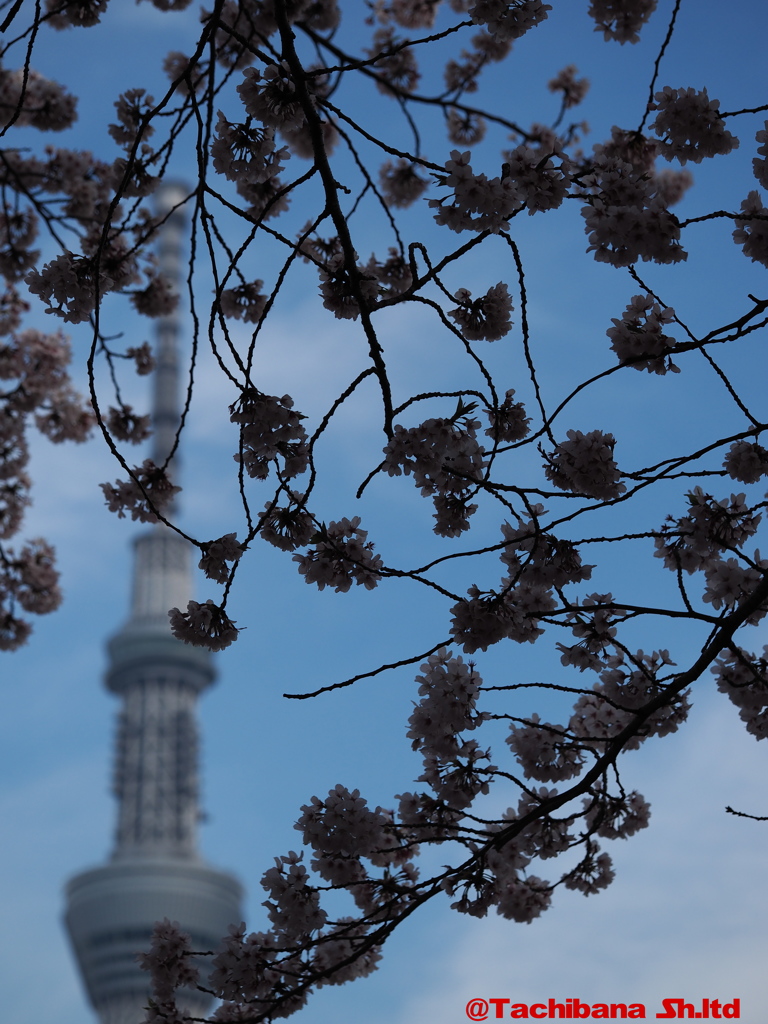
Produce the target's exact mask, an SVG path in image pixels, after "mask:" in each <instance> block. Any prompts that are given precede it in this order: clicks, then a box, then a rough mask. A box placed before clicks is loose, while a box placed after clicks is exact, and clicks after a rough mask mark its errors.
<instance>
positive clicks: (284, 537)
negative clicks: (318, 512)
mask: <svg viewBox="0 0 768 1024" xmlns="http://www.w3.org/2000/svg"><path fill="white" fill-rule="evenodd" d="M290 497H291V503H290V504H289V505H288V506H287V507H283V506H280V505H277V504H276V503H275V502H267V503H266V505H265V506H264V514H263V516H262V517H261V520H260V522H261V528H260V530H259V533H260V535H261V536H262V537H263V538H264V540H266V541H268V542H269V543H270V544H274V546H275V547H276V548H280V550H281V551H295V550H296V548H300V547H303V546H304V545H305V544H308V543H309V542H310V540H311V539H312V537H313V535H314V533H315V529H316V527H315V523H314V521H313V519H312V516H311V515H310V514H309V512H307V510H306V509H305V508H304V507H303V504H302V501H303V497H304V496H303V495H302V494H299V493H297V492H296V491H291V492H290Z"/></svg>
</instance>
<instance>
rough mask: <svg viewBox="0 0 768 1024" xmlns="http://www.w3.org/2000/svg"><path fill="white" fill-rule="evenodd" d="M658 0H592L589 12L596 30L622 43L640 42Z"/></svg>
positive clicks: (606, 37) (605, 36) (607, 37)
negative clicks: (641, 34)
mask: <svg viewBox="0 0 768 1024" xmlns="http://www.w3.org/2000/svg"><path fill="white" fill-rule="evenodd" d="M656 3H657V0H592V2H591V3H590V5H589V13H590V16H591V17H592V18H594V19H595V21H596V22H597V24H596V25H595V31H596V32H602V33H603V37H604V38H605V39H606V40H608V39H615V40H616V41H617V42H619V43H621V44H622V46H623V45H624V43H639V42H640V29H641V28H642V27H643V25H644V24H645V23H646V22H647V21H648V19H649V18H650V16H651V15H652V14H653V12H654V11H655V10H656Z"/></svg>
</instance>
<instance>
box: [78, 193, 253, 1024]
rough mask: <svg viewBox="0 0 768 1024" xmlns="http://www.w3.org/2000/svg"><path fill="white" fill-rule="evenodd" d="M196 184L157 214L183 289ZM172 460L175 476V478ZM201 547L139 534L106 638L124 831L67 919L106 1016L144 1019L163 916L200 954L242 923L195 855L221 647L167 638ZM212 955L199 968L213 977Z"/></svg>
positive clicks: (193, 1005)
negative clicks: (150, 952) (216, 655)
mask: <svg viewBox="0 0 768 1024" xmlns="http://www.w3.org/2000/svg"><path fill="white" fill-rule="evenodd" d="M185 195H186V192H185V191H184V189H183V188H182V187H181V186H179V185H173V184H164V185H163V186H162V187H161V189H160V190H159V191H158V200H157V212H158V213H159V214H160V215H161V216H166V217H167V219H166V221H165V224H164V225H163V227H162V228H161V230H160V233H159V234H160V238H159V253H158V259H159V268H160V271H161V273H162V274H163V276H164V277H165V278H166V279H168V280H169V281H171V282H172V283H173V285H174V286H175V288H176V289H177V290H178V289H179V288H180V285H181V277H182V259H183V236H184V226H185V222H186V216H185V214H184V212H183V207H182V206H180V205H179V204H181V203H182V202H183V200H184V198H185ZM180 333H181V321H180V317H179V314H178V312H174V313H171V314H169V315H167V316H164V317H162V318H160V320H159V321H158V329H157V342H156V351H155V360H156V369H155V378H154V396H153V403H152V405H153V408H152V412H153V428H154V431H153V438H154V447H153V453H152V459H153V461H154V462H155V463H156V464H157V465H162V464H163V463H164V462H165V460H166V458H167V456H168V454H169V453H170V451H171V449H172V447H173V444H174V440H175V437H176V431H177V429H178V426H179V421H180V414H181V410H180V400H179V393H180V373H179V353H178V347H179V335H180ZM177 463H178V460H176V459H174V466H173V468H174V470H175V472H174V474H173V479H174V481H175V480H176V477H177V476H178V464H177ZM192 552H193V548H192V546H191V545H190V544H189V543H188V542H187V541H186V540H185V539H184V538H183V537H180V536H179V535H178V534H176V533H174V532H173V531H171V530H170V529H168V528H167V527H165V526H163V525H162V524H160V523H158V524H157V525H155V526H153V527H151V528H150V529H149V530H148V531H147V532H145V533H143V534H141V535H139V536H138V537H137V538H136V539H135V541H134V567H133V597H132V602H131V610H130V614H129V617H128V621H127V622H126V623H125V625H124V626H123V627H122V628H121V629H120V630H119V631H118V632H117V633H116V634H115V635H114V636H113V637H112V638H111V639H110V640H109V643H108V668H107V672H106V677H105V684H106V687H107V689H108V690H109V691H110V692H111V693H113V694H114V695H115V696H116V697H117V698H118V699H119V700H120V702H121V710H120V713H119V717H118V727H117V740H116V749H115V754H114V758H115V768H114V781H113V792H114V795H115V797H116V799H117V804H118V809H117V826H116V829H115V841H114V848H113V851H112V854H111V857H110V859H109V861H108V862H107V863H106V864H103V865H101V866H99V867H95V868H91V869H90V870H87V871H84V872H82V873H81V874H78V875H76V876H75V877H74V878H72V879H71V880H70V881H69V883H68V884H67V887H66V911H65V917H64V919H65V924H66V928H67V931H68V933H69V937H70V940H71V943H72V946H73V949H74V952H75V956H76V958H77V962H78V965H79V968H80V973H81V975H82V979H83V982H84V985H85V988H86V990H87V993H88V997H89V1000H90V1003H91V1005H92V1006H93V1008H94V1010H95V1012H96V1015H97V1016H98V1019H99V1021H100V1024H138V1022H139V1021H141V1020H142V1019H143V1007H145V1006H146V1005H147V1003H148V1000H149V996H150V990H149V982H148V980H149V976H148V974H147V973H146V972H145V971H142V970H141V969H140V967H139V965H138V963H137V961H136V953H137V951H144V950H147V949H148V948H149V938H150V935H151V932H152V928H153V925H154V923H155V921H158V920H162V919H163V918H165V917H168V918H170V919H171V920H172V921H178V922H179V924H180V925H181V927H182V929H183V930H184V931H186V932H187V933H188V934H189V935H190V936H191V939H192V948H193V949H195V950H210V949H215V948H216V947H217V946H218V944H219V942H220V940H221V937H222V936H223V935H224V934H226V932H227V928H228V926H229V925H230V924H231V923H233V922H234V923H239V922H240V920H241V919H242V916H243V915H242V910H241V901H242V896H243V893H242V888H241V886H240V883H239V882H238V881H237V880H236V879H235V878H234V877H233V876H232V875H230V874H227V873H226V872H223V871H220V870H218V869H217V868H214V867H212V866H211V865H209V864H207V863H206V862H205V861H204V860H203V859H202V858H201V857H200V854H199V853H198V851H197V823H198V819H199V808H198V783H197V760H198V754H197V722H196V704H197V698H198V695H199V694H200V693H201V692H202V691H203V690H204V689H205V688H206V687H208V686H210V684H211V683H212V682H213V681H214V678H215V670H214V667H213V664H212V660H211V655H210V654H209V652H208V651H206V650H203V649H201V648H199V647H191V646H188V645H186V644H184V643H182V642H181V641H179V640H177V639H176V638H175V637H173V636H172V635H171V632H170V628H169V623H168V609H169V608H173V607H178V608H182V609H183V608H186V606H187V602H188V601H189V599H190V597H191V596H192ZM207 962H208V961H207V960H204V961H203V962H202V963H201V964H200V965H199V967H200V970H201V975H202V977H203V982H204V978H205V965H206V963H207ZM209 1004H210V999H209V998H208V997H207V996H205V994H204V993H201V992H198V991H196V990H194V991H193V990H184V994H183V995H181V994H180V997H179V1005H180V1006H183V1007H184V1008H185V1009H187V1010H188V1011H190V1012H191V1013H193V1014H194V1015H197V1016H200V1015H202V1014H203V1013H204V1012H205V1010H206V1009H207V1007H208V1005H209Z"/></svg>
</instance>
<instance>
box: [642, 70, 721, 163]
mask: <svg viewBox="0 0 768 1024" xmlns="http://www.w3.org/2000/svg"><path fill="white" fill-rule="evenodd" d="M651 109H652V110H658V111H659V113H658V114H657V115H656V120H655V121H654V122H653V128H654V130H655V132H656V134H657V135H659V136H661V138H662V143H661V155H662V156H663V157H665V158H666V159H667V160H672V159H673V158H676V159H677V160H679V161H680V163H681V164H684V163H685V162H686V161H687V160H692V161H693V162H694V163H696V164H699V163H701V161H702V160H703V159H704V158H705V157H708V156H717V155H718V154H721V153H730V152H731V150H732V149H736V148H737V146H738V145H739V140H738V139H736V138H734V136H733V135H731V133H730V132H729V131H726V128H725V123H724V122H723V120H722V118H721V117H720V116H719V102H718V100H710V98H709V96H708V95H707V90H706V89H702V90H701V92H696V90H695V89H671V88H670V87H669V86H668V85H665V86H664V88H663V89H662V91H661V92H657V93H656V94H655V96H654V103H653V104H652V105H651Z"/></svg>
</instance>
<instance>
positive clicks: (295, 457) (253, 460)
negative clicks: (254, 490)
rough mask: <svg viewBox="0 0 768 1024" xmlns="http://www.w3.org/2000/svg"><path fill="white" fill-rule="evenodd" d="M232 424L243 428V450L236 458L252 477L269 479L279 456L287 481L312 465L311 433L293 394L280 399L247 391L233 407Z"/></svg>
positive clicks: (241, 432)
mask: <svg viewBox="0 0 768 1024" xmlns="http://www.w3.org/2000/svg"><path fill="white" fill-rule="evenodd" d="M229 413H230V415H229V418H230V420H231V422H232V423H237V424H239V425H240V451H239V452H237V454H236V455H235V456H234V458H235V461H236V462H242V464H243V466H244V467H245V471H246V472H247V474H248V476H251V477H256V478H257V479H259V480H265V479H266V478H267V476H268V475H269V466H270V463H271V462H273V461H274V460H275V459H277V457H278V456H279V457H280V459H281V461H282V467H281V472H282V475H283V476H284V477H286V478H290V477H293V476H299V475H300V474H301V473H303V472H304V471H305V470H306V468H307V465H308V461H309V452H308V447H307V432H306V430H305V429H304V427H303V426H302V425H301V421H302V420H303V419H304V417H303V416H302V414H301V413H300V412H295V411H294V409H293V399H292V398H291V396H290V395H283V397H282V398H277V397H276V396H275V395H265V394H263V393H262V392H261V391H258V390H257V389H256V388H248V389H246V390H244V391H243V393H242V394H241V396H240V398H239V399H238V400H237V401H236V402H235V403H234V404H233V405H231V406H230V407H229Z"/></svg>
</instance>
